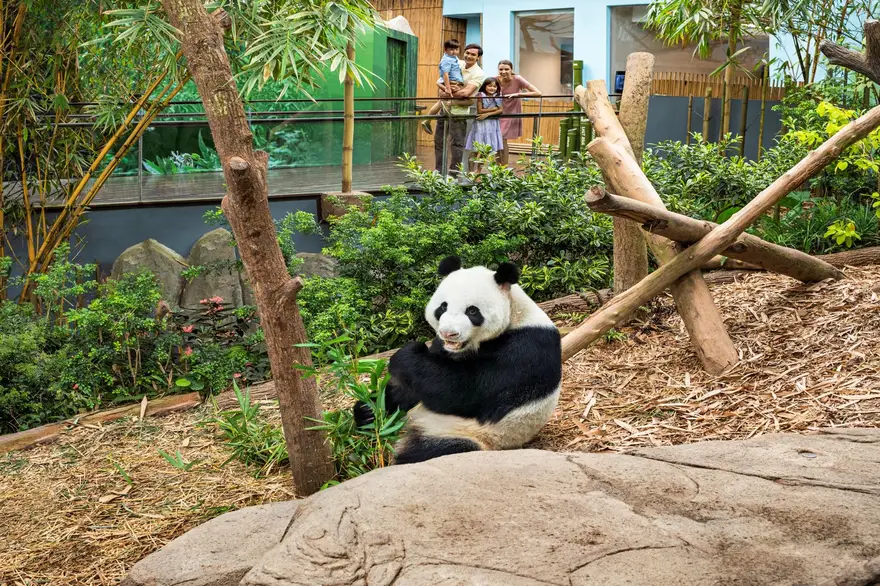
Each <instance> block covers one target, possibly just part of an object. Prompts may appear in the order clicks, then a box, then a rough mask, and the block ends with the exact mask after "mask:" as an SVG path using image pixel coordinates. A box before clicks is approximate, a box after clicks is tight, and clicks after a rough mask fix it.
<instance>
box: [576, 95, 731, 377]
mask: <svg viewBox="0 0 880 586" xmlns="http://www.w3.org/2000/svg"><path fill="white" fill-rule="evenodd" d="M575 96H576V97H577V99H578V101H579V102H580V104H581V107H582V108H583V109H584V111H586V112H587V114H588V115H589V116H590V120H592V121H593V126H594V127H595V128H596V130H597V133H598V134H599V137H600V138H597V139H596V140H594V141H592V142H591V143H590V144H589V145H588V146H587V150H588V151H589V152H590V154H591V155H592V156H593V159H594V160H595V161H596V163H597V164H598V165H599V168H600V169H602V173H603V175H604V176H605V179H606V182H607V183H608V185H609V186H610V187H611V188H612V189H614V190H616V191H617V192H618V193H620V194H621V195H624V196H626V197H630V198H633V199H636V200H639V201H641V202H643V203H645V204H648V205H651V206H656V207H658V208H661V209H664V210H665V209H666V208H665V206H664V205H663V200H661V199H660V195H659V194H658V193H657V191H656V190H655V189H654V186H653V185H651V182H650V181H649V180H648V178H647V177H646V176H645V174H644V172H643V171H642V169H641V167H640V166H639V165H638V163H637V162H636V160H635V157H634V156H633V151H632V148H631V147H630V144H629V141H628V140H627V137H626V134H625V133H624V130H623V128H622V127H621V126H620V122H619V121H618V120H617V118H616V117H615V116H613V115H612V114H610V113H609V112H611V105H610V102H609V101H608V92H607V91H606V87H605V82H604V81H603V80H592V81H589V82H587V85H586V88H583V87H580V86H578V87H577V88H576V90H575ZM621 159H622V161H621ZM643 235H644V237H645V239H646V240H647V243H648V248H650V249H651V252H652V253H653V254H654V257H655V258H656V259H657V262H658V263H659V264H660V265H661V266H662V265H664V264H666V263H668V262H670V261H671V260H672V259H674V258H675V256H676V255H677V254H678V247H677V245H676V244H675V242H673V241H671V240H669V239H667V238H664V237H662V236H658V235H655V234H650V233H644V232H643ZM672 296H673V298H674V299H675V306H676V308H677V310H678V313H679V315H681V318H682V321H683V322H684V326H685V328H686V329H687V331H688V335H689V337H690V340H691V346H692V347H693V349H694V352H695V353H696V354H697V357H698V358H699V359H700V362H701V363H702V364H703V368H705V369H706V371H707V372H711V373H716V374H717V373H719V372H723V371H724V370H725V369H727V368H728V367H730V366H731V365H733V364H736V362H737V361H738V360H739V354H738V353H737V351H736V347H735V346H734V345H733V340H731V339H730V335H729V334H728V333H727V328H725V327H724V320H723V319H722V318H721V313H720V312H719V311H718V308H717V307H716V306H715V300H714V299H712V294H711V293H710V292H709V287H708V286H707V285H706V283H705V282H704V281H703V276H702V274H701V273H700V271H699V269H697V270H694V271H691V273H689V274H687V275H683V276H682V278H681V279H679V280H677V281H676V282H675V283H674V284H673V285H672ZM636 309H638V306H636V307H635V308H634V309H633V310H632V311H631V312H629V313H627V314H624V315H621V316H619V317H620V319H621V320H625V319H626V318H627V317H629V315H631V314H632V312H634V311H635V310H636Z"/></svg>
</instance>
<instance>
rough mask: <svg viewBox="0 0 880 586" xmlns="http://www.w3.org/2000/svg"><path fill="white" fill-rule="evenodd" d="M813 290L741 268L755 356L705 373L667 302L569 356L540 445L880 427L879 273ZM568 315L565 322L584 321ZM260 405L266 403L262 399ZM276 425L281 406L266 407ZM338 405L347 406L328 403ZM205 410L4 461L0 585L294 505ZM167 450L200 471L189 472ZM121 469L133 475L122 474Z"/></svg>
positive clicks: (741, 329) (746, 354) (735, 279)
mask: <svg viewBox="0 0 880 586" xmlns="http://www.w3.org/2000/svg"><path fill="white" fill-rule="evenodd" d="M845 273H846V278H845V279H843V280H841V281H838V282H823V283H817V284H803V283H799V282H797V281H795V280H793V279H790V278H788V277H783V276H777V275H772V274H767V273H759V272H752V271H736V272H730V273H727V274H728V275H731V278H730V279H729V280H728V282H715V284H713V285H712V292H713V295H714V298H715V301H716V303H717V305H718V307H719V309H720V311H721V314H722V316H723V318H724V322H725V325H726V326H727V328H728V331H729V332H730V335H731V337H732V338H733V340H734V342H735V344H736V347H737V349H738V351H739V352H740V354H741V357H742V359H741V360H740V362H739V364H737V365H736V366H735V367H734V368H733V369H732V370H731V371H729V372H727V373H725V374H723V375H720V376H711V375H708V374H706V373H705V371H704V370H703V369H702V368H701V365H700V363H699V361H698V360H697V358H696V357H695V356H694V353H693V352H692V350H691V349H690V348H689V344H690V342H689V339H688V336H687V333H686V332H685V330H684V328H683V325H682V322H681V318H680V317H679V315H678V313H677V312H676V311H675V307H674V304H673V303H672V299H671V297H670V296H669V295H668V294H664V295H662V296H660V297H659V298H657V299H656V300H655V301H654V302H653V303H652V305H651V310H652V311H651V313H650V316H649V317H648V318H647V320H646V321H645V322H643V323H637V324H633V325H631V326H630V327H627V328H624V329H622V330H620V331H621V333H622V334H624V335H625V338H624V339H620V340H615V341H608V342H599V343H596V344H594V345H592V346H590V347H589V348H587V349H586V350H584V351H582V352H580V353H579V354H578V355H576V356H575V357H574V358H573V359H571V360H570V361H568V362H567V363H566V365H565V368H564V372H563V392H562V396H561V399H560V403H559V407H558V409H557V411H556V413H555V414H554V416H553V418H552V419H551V421H550V422H549V424H548V425H547V426H546V427H545V428H544V430H543V431H542V432H541V434H540V435H539V436H538V438H536V440H535V441H534V442H533V443H532V444H531V446H530V447H537V448H544V449H549V450H554V451H604V450H611V451H618V450H626V449H628V448H630V447H635V446H650V445H669V444H679V443H687V442H695V441H705V440H714V439H736V438H747V437H752V436H755V435H759V434H766V433H773V432H776V431H790V432H800V433H810V430H811V428H814V427H825V426H845V427H846V426H853V427H855V426H858V427H877V426H880V335H878V332H880V266H877V265H875V266H869V267H847V268H845ZM572 309H582V308H577V307H571V308H566V307H565V306H559V307H557V309H556V310H555V311H554V318H555V319H556V321H557V323H558V325H560V326H563V327H564V326H570V325H573V324H574V323H575V321H576V319H578V318H582V317H583V315H582V314H581V315H572V313H571V310H572ZM255 391H257V392H256V393H255V394H256V395H257V396H260V395H263V396H266V395H267V394H264V393H259V392H258V391H259V390H258V389H255ZM262 403H263V404H264V405H266V408H267V409H269V411H270V413H271V414H272V418H273V419H274V420H275V422H276V423H277V422H278V421H279V419H280V418H279V416H278V412H277V408H276V407H275V404H274V402H273V401H271V400H269V399H265V400H262ZM325 404H326V405H327V406H332V405H338V404H339V401H338V400H336V399H335V398H334V397H328V396H325ZM206 410H207V408H205V407H201V408H198V409H195V410H191V411H187V412H183V413H177V414H173V415H169V416H165V417H156V418H150V417H147V418H145V419H144V420H143V421H139V420H138V418H137V417H129V418H126V419H123V420H120V421H117V422H115V423H111V424H107V425H103V426H91V427H85V426H76V427H74V428H73V429H71V430H70V431H69V432H67V433H65V434H63V435H62V436H61V437H60V438H59V439H58V440H57V441H55V442H53V443H51V444H47V445H44V446H41V447H37V448H34V449H31V450H26V451H20V452H13V453H10V454H6V455H5V456H2V457H0V551H2V552H3V555H0V586H13V585H15V586H19V585H22V586H23V585H28V586H30V585H31V584H52V585H53V586H67V585H80V584H90V585H91V584H113V583H115V581H116V580H117V579H118V578H120V577H121V576H122V575H124V574H125V573H126V571H127V570H128V568H130V567H131V565H132V564H134V563H135V562H136V561H137V560H139V559H141V558H142V557H144V556H145V555H147V554H148V553H150V552H152V551H155V550H156V549H159V548H160V547H161V546H162V545H164V544H165V543H167V542H168V541H170V540H171V539H173V538H175V537H177V536H179V535H181V534H182V533H184V532H185V531H187V530H189V529H191V528H193V527H195V526H196V525H198V524H200V523H202V522H204V521H205V520H207V519H208V518H210V517H213V516H216V515H219V514H221V513H223V512H225V511H227V510H229V509H231V508H238V507H244V506H248V505H253V504H259V503H263V502H269V501H278V500H286V499H290V498H292V497H293V496H294V495H293V494H292V493H291V491H290V488H289V486H290V483H289V471H288V470H287V469H286V468H284V469H282V470H281V471H278V472H275V473H273V474H271V475H270V476H269V477H268V478H263V479H255V478H253V477H252V476H251V475H250V474H249V473H248V471H247V470H246V469H245V468H244V467H243V466H242V465H241V464H239V463H237V462H231V463H229V464H227V465H226V466H225V467H221V464H222V463H223V462H224V460H226V458H227V457H228V452H227V451H226V450H225V448H224V447H223V446H222V441H221V440H220V439H218V438H217V437H216V436H214V435H213V433H212V432H211V430H210V429H208V428H200V427H196V425H195V424H196V423H197V422H198V421H200V420H201V419H202V418H203V417H204V416H205V415H206V413H207V411H206ZM157 449H162V450H164V451H166V452H168V453H171V454H173V453H175V451H177V450H179V451H180V453H181V454H182V456H183V458H184V459H185V460H186V461H187V462H190V461H194V460H197V463H196V464H195V465H194V466H193V467H192V468H191V469H190V470H189V471H187V472H184V471H181V470H178V469H176V468H174V467H172V466H171V465H170V464H168V463H167V462H166V461H165V460H163V459H162V457H161V456H160V455H159V454H158V452H157ZM122 471H124V474H123V472H122Z"/></svg>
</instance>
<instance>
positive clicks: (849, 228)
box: [825, 220, 862, 248]
mask: <svg viewBox="0 0 880 586" xmlns="http://www.w3.org/2000/svg"><path fill="white" fill-rule="evenodd" d="M825 238H831V239H832V240H834V241H835V242H837V244H838V245H841V244H842V245H844V246H846V247H847V248H852V245H853V244H854V241H855V240H861V239H862V237H861V235H859V233H858V232H857V231H856V225H855V223H854V222H851V221H849V220H837V221H836V222H834V223H833V224H831V225H830V226H828V231H826V232H825Z"/></svg>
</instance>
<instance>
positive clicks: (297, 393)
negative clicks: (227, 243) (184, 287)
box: [162, 0, 335, 496]
mask: <svg viewBox="0 0 880 586" xmlns="http://www.w3.org/2000/svg"><path fill="white" fill-rule="evenodd" d="M162 6H163V7H164V8H165V12H166V14H167V15H168V18H169V20H170V21H171V25H172V26H174V27H175V28H176V29H177V30H179V31H180V39H179V40H180V44H181V48H182V50H183V54H184V55H185V56H186V60H187V67H188V68H189V71H190V73H191V74H192V77H193V80H195V83H196V88H197V89H198V91H199V95H200V96H201V97H202V102H203V103H204V107H205V115H206V117H207V119H208V124H209V125H210V128H211V136H212V137H213V139H214V144H215V146H216V148H217V154H218V155H219V157H220V161H221V162H222V165H223V174H224V178H225V179H226V183H227V185H228V189H229V191H228V193H227V195H226V197H224V198H223V202H222V207H223V211H224V213H225V214H226V217H227V219H228V220H229V223H230V225H231V226H232V232H233V234H234V235H235V239H236V241H237V242H238V250H239V253H240V254H241V259H242V261H243V262H244V268H245V270H246V271H247V274H248V276H249V277H250V281H251V284H252V285H253V288H254V296H255V298H256V302H257V309H258V311H259V314H260V325H261V327H262V328H263V333H264V335H265V340H266V347H267V350H268V354H269V363H270V365H271V367H272V376H273V378H274V380H275V388H276V392H277V393H278V402H279V404H280V410H281V423H282V426H283V429H284V438H285V440H286V442H287V451H288V454H289V455H290V468H291V470H292V472H293V482H294V485H295V488H296V492H297V495H298V496H306V495H309V494H312V493H314V492H317V491H318V490H319V489H320V488H321V486H322V485H323V484H324V483H325V482H327V481H328V480H330V479H331V478H333V476H334V474H335V470H334V465H333V460H332V458H331V454H330V446H329V444H328V443H327V442H326V441H325V439H326V438H325V436H324V434H322V433H321V432H319V431H307V430H306V427H308V426H310V425H311V424H310V423H309V422H308V421H307V420H306V418H307V417H312V418H320V416H321V403H320V400H319V398H318V389H317V385H316V382H315V379H314V378H302V377H301V376H300V374H299V372H298V371H297V370H296V369H294V368H293V365H294V364H303V365H309V364H311V355H310V353H309V350H308V348H299V347H296V346H295V345H296V344H300V343H303V342H305V341H306V333H305V328H304V327H303V321H302V317H301V315H300V312H299V308H298V307H297V303H296V297H297V294H298V293H299V291H300V289H302V286H303V281H302V279H299V278H297V279H291V278H290V275H289V274H288V273H287V266H286V265H285V263H284V257H283V256H282V254H281V249H280V248H279V246H278V240H277V238H276V234H275V225H274V222H273V220H272V214H271V212H270V210H269V198H268V192H269V189H268V185H267V183H266V175H267V172H268V164H269V155H268V154H267V153H266V152H264V151H254V148H253V147H254V145H253V135H252V134H251V131H250V127H249V126H248V122H247V117H246V115H245V111H244V107H243V106H242V102H241V97H240V96H239V94H238V89H237V88H236V86H235V80H234V78H233V77H232V69H231V67H230V65H229V58H228V56H227V55H226V50H225V49H224V43H223V41H224V40H223V34H224V31H223V27H221V24H220V22H224V23H229V18H228V16H227V15H226V13H225V12H223V11H222V10H217V11H215V12H214V14H213V15H209V14H208V13H207V11H206V10H205V6H204V4H203V3H202V1H201V0H162ZM215 17H219V18H215ZM224 17H225V18H224ZM218 21H219V22H218Z"/></svg>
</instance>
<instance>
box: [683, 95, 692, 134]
mask: <svg viewBox="0 0 880 586" xmlns="http://www.w3.org/2000/svg"><path fill="white" fill-rule="evenodd" d="M693 114H694V97H693V96H688V120H687V130H685V138H684V144H691V116H693Z"/></svg>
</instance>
